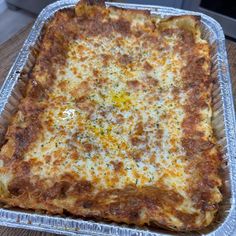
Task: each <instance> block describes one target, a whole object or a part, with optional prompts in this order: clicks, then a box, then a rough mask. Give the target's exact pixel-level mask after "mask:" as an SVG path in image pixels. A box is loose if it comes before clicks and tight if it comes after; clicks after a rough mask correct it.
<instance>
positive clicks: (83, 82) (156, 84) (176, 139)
mask: <svg viewBox="0 0 236 236" xmlns="http://www.w3.org/2000/svg"><path fill="white" fill-rule="evenodd" d="M94 2H95V3H94ZM35 57H36V62H35V64H34V66H33V67H32V69H31V71H30V72H29V73H28V76H27V77H28V80H27V81H28V82H27V86H26V89H25V96H24V98H23V99H22V100H21V101H20V104H19V107H18V111H17V112H16V114H15V115H14V117H13V118H12V121H11V123H10V125H9V127H8V129H7V132H6V134H5V138H4V140H5V141H4V144H3V145H2V147H1V151H0V201H1V202H3V203H4V204H6V206H9V207H20V208H24V209H33V210H37V211H38V210H43V211H45V212H47V213H49V214H61V215H62V214H64V213H65V212H66V213H70V214H72V215H74V216H77V217H85V218H86V217H89V218H94V219H102V220H108V221H113V222H120V223H127V224H135V225H138V226H142V225H157V226H158V227H163V228H168V229H171V230H176V231H192V230H199V229H202V228H204V227H206V226H208V225H209V224H210V223H211V222H212V221H213V219H214V216H215V214H216V212H217V209H218V204H219V202H220V201H221V200H222V195H221V193H220V187H221V185H222V180H221V178H220V175H219V169H220V166H221V154H220V151H219V147H218V146H217V144H216V138H215V137H214V134H213V128H212V124H211V117H212V108H211V90H212V84H213V81H212V80H211V77H210V54H209V45H208V43H207V42H206V41H205V40H203V39H202V38H201V32H200V18H199V17H196V16H190V15H183V16H174V17H169V18H165V19H162V18H160V17H157V16H154V15H151V14H150V12H149V11H139V10H127V9H119V8H115V7H109V8H107V7H105V5H104V4H103V3H102V2H101V1H88V0H87V1H86V0H85V1H80V2H79V3H78V4H77V5H76V6H75V7H74V8H73V9H64V10H61V11H58V12H57V13H55V15H54V17H53V18H52V19H51V20H50V21H49V22H48V23H47V24H46V26H45V27H44V29H43V32H42V38H41V40H40V43H39V49H38V50H37V52H36V55H35Z"/></svg>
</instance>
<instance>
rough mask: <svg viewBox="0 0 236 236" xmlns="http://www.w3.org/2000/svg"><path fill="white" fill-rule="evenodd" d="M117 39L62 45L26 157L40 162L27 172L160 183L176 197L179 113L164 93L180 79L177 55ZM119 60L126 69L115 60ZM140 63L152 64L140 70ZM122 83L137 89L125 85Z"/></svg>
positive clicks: (112, 184)
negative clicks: (64, 54)
mask: <svg viewBox="0 0 236 236" xmlns="http://www.w3.org/2000/svg"><path fill="white" fill-rule="evenodd" d="M117 40H118V39H117V38H114V39H113V40H110V39H107V38H101V37H99V36H97V37H94V38H89V39H86V41H83V40H78V41H75V42H72V43H71V44H70V47H69V48H70V50H69V52H68V58H67V66H66V67H65V68H58V70H57V80H56V81H55V84H54V86H53V89H52V92H51V94H50V96H49V101H48V102H49V103H50V106H49V107H50V108H49V109H48V110H46V111H45V112H44V114H43V121H44V132H43V135H42V136H41V137H40V139H41V140H40V142H37V143H35V144H34V147H33V148H32V149H31V151H30V152H29V153H27V158H26V159H28V160H29V159H36V160H37V161H38V162H39V163H41V164H40V165H38V166H37V165H35V166H33V168H34V170H33V172H34V173H35V174H38V175H39V176H41V177H42V178H43V177H45V176H52V175H57V174H58V173H60V174H62V173H66V172H70V173H74V174H75V175H77V177H78V178H81V179H87V180H91V181H94V182H96V186H97V188H103V189H104V188H122V187H124V186H126V185H128V184H136V185H137V186H145V185H156V186H158V185H159V184H165V185H166V186H168V188H173V189H178V192H182V193H183V194H184V190H185V188H186V182H187V181H186V179H187V178H188V176H187V174H186V173H185V167H186V166H185V165H186V164H185V162H184V161H182V157H183V156H184V150H183V149H182V147H181V143H180V139H179V137H181V136H182V129H181V122H182V120H183V117H184V111H183V108H182V106H181V103H180V101H176V100H175V99H174V98H173V95H172V93H171V87H172V86H178V82H179V81H180V80H181V77H180V74H178V73H176V71H180V63H178V61H179V56H178V55H176V53H174V51H173V48H170V49H168V50H166V51H164V52H162V53H159V54H157V51H156V50H153V51H147V50H145V49H141V48H140V47H139V46H140V45H139V41H138V40H136V41H135V38H132V37H131V38H124V39H123V41H124V42H123V45H124V46H123V47H119V46H117ZM98 42H99V43H98ZM134 42H135V43H136V45H134ZM98 45H99V46H98ZM104 55H105V56H104ZM122 55H128V56H129V57H130V64H128V65H127V64H126V65H125V66H124V65H123V64H122V62H120V60H119V57H120V56H122ZM104 57H107V58H108V59H107V62H106V63H104V61H103V58H104ZM146 61H149V62H150V63H149V64H151V65H152V70H150V71H148V72H147V71H145V70H144V69H143V64H144V63H145V62H146ZM128 63H129V62H128ZM160 65H161V66H160ZM94 71H96V73H94ZM103 81H105V82H103ZM128 81H138V82H137V83H139V85H140V87H139V88H129V87H128V86H127V83H128ZM100 82H101V84H100ZM102 82H103V83H102ZM62 84H63V86H62V87H61V86H60V85H62ZM181 100H182V102H184V101H185V95H183V96H182V98H181ZM81 104H82V105H81ZM52 107H53V109H52ZM139 124H140V125H141V128H140V130H139V129H138V128H137V126H138V125H139ZM132 138H133V141H132ZM45 157H50V158H49V161H48V160H47V163H46V161H45V160H46V159H47V158H45ZM119 163H122V165H121V167H120V168H119V170H117V169H116V168H118V167H116V164H117V165H118V164H119ZM41 165H45V166H48V168H41Z"/></svg>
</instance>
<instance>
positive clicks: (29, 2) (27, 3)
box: [6, 0, 56, 14]
mask: <svg viewBox="0 0 236 236" xmlns="http://www.w3.org/2000/svg"><path fill="white" fill-rule="evenodd" d="M55 1H56V0H6V2H7V3H8V4H12V5H14V6H16V7H19V8H22V9H25V10H28V11H30V12H32V13H36V14H38V13H40V11H41V10H42V9H43V8H44V7H46V6H47V5H48V4H50V3H53V2H55Z"/></svg>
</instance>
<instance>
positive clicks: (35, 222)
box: [0, 0, 236, 236]
mask: <svg viewBox="0 0 236 236" xmlns="http://www.w3.org/2000/svg"><path fill="white" fill-rule="evenodd" d="M77 2H78V1H77V0H62V1H58V2H55V3H53V4H51V5H49V6H47V7H46V8H45V9H44V10H43V11H42V12H41V13H40V15H39V16H38V18H37V20H36V22H35V23H34V25H33V27H32V30H31V32H30V34H29V36H28V38H27V39H26V41H25V43H24V44H23V47H22V49H21V50H20V53H19V55H18V56H17V58H16V60H15V62H14V64H13V66H12V67H11V69H10V71H9V74H8V75H7V77H6V79H5V81H4V83H3V85H2V87H1V89H0V114H1V113H2V111H3V110H4V107H5V106H6V104H7V102H8V99H9V97H10V95H11V91H12V90H13V88H14V86H15V84H16V83H17V81H18V78H19V72H20V71H21V70H22V69H23V67H24V65H25V63H26V62H27V60H28V56H29V53H30V48H31V46H33V45H34V44H35V42H36V40H37V38H38V36H39V35H40V32H41V29H42V27H43V25H44V24H45V22H46V21H47V20H48V19H49V18H50V17H51V16H52V15H53V14H54V13H55V12H56V11H58V10H60V9H63V8H69V7H73V6H74V5H75V4H76V3H77ZM107 5H108V6H117V7H123V8H131V9H146V10H150V11H151V13H153V14H158V15H162V16H165V15H170V14H171V15H183V14H190V15H199V16H201V17H202V20H203V22H205V24H208V25H210V26H211V30H212V32H213V33H214V34H215V35H216V38H217V42H216V43H217V63H218V65H217V67H218V74H217V77H218V78H219V81H220V88H221V93H222V97H223V113H224V122H225V131H226V139H227V149H228V152H227V153H228V162H229V166H228V168H229V172H230V182H231V183H230V184H231V188H232V190H231V194H232V198H231V208H230V210H229V213H228V215H227V217H226V219H225V220H224V222H223V223H222V224H221V225H220V226H219V227H218V228H217V229H216V230H214V231H212V232H210V233H209V234H207V235H219V236H220V235H225V236H226V235H232V233H233V231H234V230H235V228H236V208H235V206H236V200H235V198H236V196H235V194H236V172H235V173H234V170H235V168H236V121H235V111H234V104H233V99H232V84H231V81H230V75H229V68H228V60H227V55H226V49H225V38H224V33H223V30H222V27H221V26H220V24H219V23H218V22H217V21H216V20H214V19H213V18H211V17H209V16H207V15H205V14H203V13H199V12H193V11H187V10H182V9H175V8H170V7H162V6H152V5H140V4H139V5H136V4H125V3H107ZM0 219H1V221H0V225H3V226H8V227H17V228H27V229H34V230H41V231H45V232H52V233H57V234H58V233H59V234H67V235H78V234H81V235H95V234H96V235H134V234H135V235H150V236H151V235H166V234H165V233H164V234H163V233H156V232H151V231H149V230H145V229H137V228H134V229H132V228H128V227H123V226H120V225H119V226H117V225H115V224H107V223H97V222H92V221H85V220H80V219H70V218H61V217H55V216H47V215H38V214H35V213H26V212H18V211H14V210H6V209H0ZM44 221H46V222H47V223H45V222H44ZM70 225H71V226H73V227H71V228H70ZM76 228H78V229H79V230H78V231H77V230H76Z"/></svg>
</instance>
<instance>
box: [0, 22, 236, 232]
mask: <svg viewBox="0 0 236 236" xmlns="http://www.w3.org/2000/svg"><path fill="white" fill-rule="evenodd" d="M31 26H32V24H29V25H28V26H26V27H25V28H24V29H22V30H21V31H20V32H19V33H17V34H16V35H15V36H14V37H12V38H11V39H9V40H8V41H6V42H5V43H3V44H2V45H0V86H1V85H2V82H3V81H4V78H5V77H6V75H7V73H8V71H9V69H10V67H11V65H12V63H13V62H14V60H15V58H16V56H17V54H18V52H19V50H20V48H21V46H22V44H23V43H24V41H25V39H26V37H27V35H28V34H29V32H30V29H31ZM226 47H227V52H228V59H229V65H230V72H231V79H232V82H233V93H234V95H236V43H235V42H233V41H230V40H226ZM235 97H236V96H235ZM235 104H236V102H235ZM0 235H1V236H13V235H14V236H16V235H25V236H26V235H27V236H28V235H30V236H42V235H44V236H50V235H53V234H48V233H40V232H35V231H30V230H23V229H10V228H6V227H0Z"/></svg>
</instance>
